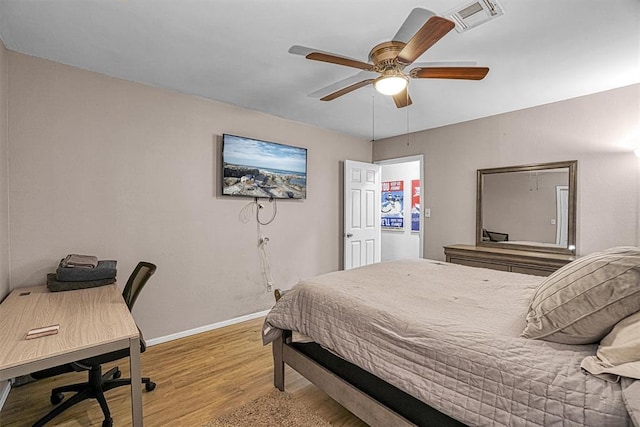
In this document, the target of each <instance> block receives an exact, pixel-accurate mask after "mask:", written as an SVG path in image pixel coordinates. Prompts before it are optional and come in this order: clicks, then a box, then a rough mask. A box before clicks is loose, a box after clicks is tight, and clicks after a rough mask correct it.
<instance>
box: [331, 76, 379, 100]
mask: <svg viewBox="0 0 640 427" xmlns="http://www.w3.org/2000/svg"><path fill="white" fill-rule="evenodd" d="M373 80H374V79H367V80H363V81H361V82H358V83H354V84H352V85H350V86H347V87H345V88H342V89H340V90H338V91H336V92H333V93H330V94H329V95H327V96H323V97H322V98H320V101H333V100H334V99H336V98H337V97H339V96H342V95H346V94H347V93H349V92H353V91H354V90H356V89H360V88H361V87H364V86H366V85H368V84H371V83H373Z"/></svg>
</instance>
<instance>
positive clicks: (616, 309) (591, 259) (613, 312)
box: [521, 246, 640, 344]
mask: <svg viewBox="0 0 640 427" xmlns="http://www.w3.org/2000/svg"><path fill="white" fill-rule="evenodd" d="M637 311H640V248H637V247H630V246H627V247H625V246H623V247H616V248H611V249H607V250H604V251H602V252H596V253H593V254H591V255H587V256H585V257H582V258H579V259H577V260H575V261H573V262H571V263H569V264H567V265H565V266H563V267H562V268H560V269H559V270H557V271H555V272H554V273H553V274H551V275H550V276H549V277H547V278H546V279H545V280H543V281H542V283H541V284H540V285H539V286H538V289H536V291H535V293H534V294H533V296H532V298H531V302H530V304H529V310H528V313H527V317H526V320H527V326H526V328H525V330H524V331H523V332H522V335H521V336H522V337H524V338H533V339H542V340H546V341H553V342H558V343H563V344H590V343H595V342H598V341H600V340H601V339H602V338H603V337H604V336H605V335H607V334H608V333H609V332H610V331H611V328H613V326H614V325H615V324H616V323H618V322H619V321H620V320H622V319H624V318H625V317H627V316H629V315H631V314H633V313H635V312H637Z"/></svg>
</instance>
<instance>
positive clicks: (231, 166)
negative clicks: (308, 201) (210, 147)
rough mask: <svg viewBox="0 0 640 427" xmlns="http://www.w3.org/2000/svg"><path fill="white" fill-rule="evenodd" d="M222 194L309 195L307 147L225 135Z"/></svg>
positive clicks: (288, 196) (278, 197)
mask: <svg viewBox="0 0 640 427" xmlns="http://www.w3.org/2000/svg"><path fill="white" fill-rule="evenodd" d="M222 163H223V165H222V166H223V178H222V179H223V185H222V194H225V195H230V196H250V197H272V198H276V199H304V198H306V196H307V150H306V149H305V148H299V147H293V146H290V145H284V144H277V143H273V142H266V141H259V140H256V139H251V138H245V137H240V136H234V135H228V134H225V135H224V137H223V148H222Z"/></svg>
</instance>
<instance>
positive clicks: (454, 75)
mask: <svg viewBox="0 0 640 427" xmlns="http://www.w3.org/2000/svg"><path fill="white" fill-rule="evenodd" d="M488 72H489V68H487V67H429V68H414V69H412V70H411V72H410V73H409V75H410V76H411V77H413V78H414V79H462V80H482V79H484V77H485V76H486V75H487V73H488Z"/></svg>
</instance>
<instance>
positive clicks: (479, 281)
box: [263, 259, 640, 426]
mask: <svg viewBox="0 0 640 427" xmlns="http://www.w3.org/2000/svg"><path fill="white" fill-rule="evenodd" d="M542 280H544V279H543V278H540V277H536V276H529V275H523V274H517V273H508V272H501V271H495V270H489V269H482V268H473V267H466V266H461V265H456V264H449V263H444V262H439V261H431V260H425V259H414V260H401V261H392V262H385V263H379V264H373V265H370V266H366V267H362V268H358V269H354V270H348V271H340V272H333V273H328V274H324V275H321V276H317V277H314V278H311V279H308V280H304V281H302V282H300V283H299V284H297V285H296V286H295V287H294V288H292V289H291V290H289V291H287V292H286V293H284V295H283V296H282V298H280V300H279V301H278V302H277V303H276V304H275V306H274V307H273V308H272V310H271V311H270V312H269V314H268V315H267V317H266V319H265V323H264V328H263V342H264V343H265V344H268V343H272V345H273V354H274V384H275V385H276V387H278V388H279V389H280V390H284V365H285V364H287V365H290V366H291V367H293V368H294V369H295V370H297V371H298V372H300V373H301V374H302V375H303V376H305V377H307V378H308V379H309V380H310V381H311V382H313V383H314V384H316V385H317V386H318V387H319V388H321V389H323V390H324V391H325V392H327V393H328V394H329V395H330V396H331V397H332V398H334V399H335V400H337V401H338V402H339V403H341V404H342V405H343V406H345V407H346V408H347V409H349V410H350V411H351V412H353V413H354V414H355V415H356V416H358V417H359V418H361V419H362V420H363V421H365V422H366V423H368V424H370V425H373V426H391V425H393V426H402V425H407V426H409V425H438V426H440V425H504V426H514V425H522V426H529V425H565V426H574V425H575V426H579V425H593V426H604V425H606V426H629V425H634V424H633V423H634V422H635V423H636V424H635V425H636V426H637V420H638V416H639V414H640V412H639V411H640V402H639V401H638V400H639V399H640V385H639V384H640V381H638V380H634V379H632V378H627V377H622V378H621V379H619V380H618V381H617V382H612V381H607V380H603V379H602V378H601V377H597V376H594V375H591V374H589V373H586V372H585V371H584V370H583V369H581V363H582V362H583V360H584V359H585V358H586V357H589V356H594V354H596V350H597V349H598V344H597V343H596V344H589V345H584V344H580V345H577V344H561V343H556V342H549V341H544V340H538V339H527V338H521V337H520V335H521V334H522V332H523V329H525V326H526V322H527V320H526V315H527V307H528V306H529V304H530V300H531V298H532V295H533V294H534V292H536V290H537V289H538V288H539V286H540V284H541V281H542ZM298 334H299V336H300V337H301V338H300V339H295V337H296V336H298ZM634 420H635V421H634Z"/></svg>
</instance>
